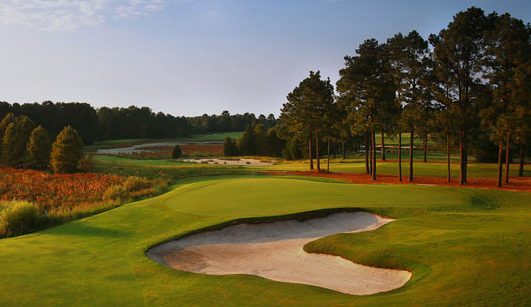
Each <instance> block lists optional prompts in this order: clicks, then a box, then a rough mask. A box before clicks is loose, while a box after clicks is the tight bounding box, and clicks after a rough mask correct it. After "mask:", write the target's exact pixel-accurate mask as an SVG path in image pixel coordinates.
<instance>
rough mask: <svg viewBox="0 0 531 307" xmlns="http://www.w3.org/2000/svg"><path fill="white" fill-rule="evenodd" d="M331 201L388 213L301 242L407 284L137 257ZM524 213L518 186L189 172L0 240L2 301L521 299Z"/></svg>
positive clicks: (530, 254) (527, 253)
mask: <svg viewBox="0 0 531 307" xmlns="http://www.w3.org/2000/svg"><path fill="white" fill-rule="evenodd" d="M334 207H359V208H365V209H366V210H369V211H372V212H375V213H379V214H383V215H387V216H391V217H394V218H397V220H396V221H394V222H393V223H390V224H389V225H386V226H385V227H382V228H380V229H378V230H376V231H373V232H367V233H358V234H339V235H334V236H331V237H327V238H323V239H320V240H318V241H314V242H312V243H310V244H308V245H307V246H306V247H305V249H306V250H308V251H320V252H327V253H334V254H338V255H341V256H343V257H345V258H347V259H351V260H353V261H355V262H357V263H363V264H367V265H372V266H377V267H387V268H401V269H408V270H412V271H413V277H412V279H411V281H410V282H409V283H407V284H406V285H405V286H404V287H403V288H400V289H398V290H395V291H392V292H388V293H383V294H377V295H374V296H349V295H345V294H341V293H337V292H333V291H330V290H326V289H322V288H317V287H312V286H306V285H298V284H289V283H281V282H274V281H270V280H266V279H263V278H259V277H256V276H247V275H235V276H207V275H200V274H193V273H185V272H180V271H175V270H172V269H169V268H166V267H163V266H161V265H159V264H157V263H155V262H153V261H152V260H150V259H149V258H147V257H146V256H145V254H144V252H145V251H146V249H147V248H149V247H150V246H153V245H155V244H157V243H159V242H161V241H164V240H168V239H170V238H173V237H176V236H181V235H184V234H186V233H188V232H190V231H193V230H196V229H199V228H203V227H207V226H211V225H215V224H218V223H222V222H226V221H229V220H233V219H237V218H245V217H265V216H271V215H282V214H288V213H295V212H302V211H307V210H313V209H320V208H334ZM530 219H531V196H530V195H529V194H526V193H515V192H504V191H488V190H475V189H451V188H438V187H423V186H414V185H408V186H394V185H352V184H345V183H332V182H319V181H315V180H314V181H310V180H302V179H297V178H289V179H288V178H275V177H256V178H252V177H225V178H216V179H205V178H203V179H195V181H189V182H183V183H182V184H181V185H179V186H177V187H176V188H175V189H174V190H172V191H171V192H169V193H166V194H164V195H161V196H159V197H155V198H152V199H148V200H144V201H140V202H136V203H132V204H129V205H125V206H123V207H120V208H117V209H114V210H111V211H108V212H105V213H102V214H99V215H96V216H92V217H89V218H85V219H82V220H78V221H75V222H71V223H68V224H65V225H62V226H59V227H56V228H52V229H48V230H45V231H42V232H38V233H34V234H30V235H26V236H21V237H16V238H8V239H2V240H0V272H1V274H0V305H2V306H10V305H33V306H34V305H35V304H39V305H41V306H44V305H54V306H57V305H91V306H94V305H133V306H134V305H173V306H175V305H219V304H220V303H224V304H227V305H235V306H242V305H289V304H293V305H324V304H327V305H337V304H345V305H352V304H360V305H365V304H366V305H388V304H395V305H411V304H414V305H426V304H432V303H437V304H443V305H447V304H457V305H467V304H468V305H470V304H475V305H529V304H530V303H531V301H530V298H529V293H530V292H531V273H530V272H531V270H530V268H531V260H530V259H531V248H530V246H531V224H530V223H529V221H530Z"/></svg>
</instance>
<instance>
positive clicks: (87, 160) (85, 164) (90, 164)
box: [78, 155, 94, 173]
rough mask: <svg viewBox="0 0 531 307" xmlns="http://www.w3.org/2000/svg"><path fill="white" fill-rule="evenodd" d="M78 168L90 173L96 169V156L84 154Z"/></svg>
mask: <svg viewBox="0 0 531 307" xmlns="http://www.w3.org/2000/svg"><path fill="white" fill-rule="evenodd" d="M78 169H79V171H80V172H82V173H88V172H90V171H92V170H94V158H93V156H92V155H84V156H83V157H82V158H81V160H79V165H78Z"/></svg>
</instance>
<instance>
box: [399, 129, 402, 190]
mask: <svg viewBox="0 0 531 307" xmlns="http://www.w3.org/2000/svg"><path fill="white" fill-rule="evenodd" d="M398 181H400V182H402V131H398Z"/></svg>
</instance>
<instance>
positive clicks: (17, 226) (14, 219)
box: [0, 201, 40, 236]
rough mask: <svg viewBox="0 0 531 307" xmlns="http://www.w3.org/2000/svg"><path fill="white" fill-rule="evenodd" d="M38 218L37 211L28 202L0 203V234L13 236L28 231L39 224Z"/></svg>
mask: <svg viewBox="0 0 531 307" xmlns="http://www.w3.org/2000/svg"><path fill="white" fill-rule="evenodd" d="M39 220H40V218H39V211H38V210H37V207H35V206H34V205H33V204H32V203H30V202H26V201H10V202H3V203H0V235H3V236H15V235H19V234H23V233H27V232H30V231H32V230H34V229H35V228H36V227H37V226H38V225H39Z"/></svg>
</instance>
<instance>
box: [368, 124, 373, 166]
mask: <svg viewBox="0 0 531 307" xmlns="http://www.w3.org/2000/svg"><path fill="white" fill-rule="evenodd" d="M367 134H368V138H369V173H370V174H371V175H372V157H373V154H372V152H373V146H372V145H373V144H372V132H371V131H370V130H369V132H368V133H367Z"/></svg>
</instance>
